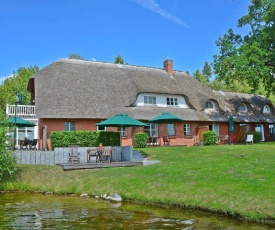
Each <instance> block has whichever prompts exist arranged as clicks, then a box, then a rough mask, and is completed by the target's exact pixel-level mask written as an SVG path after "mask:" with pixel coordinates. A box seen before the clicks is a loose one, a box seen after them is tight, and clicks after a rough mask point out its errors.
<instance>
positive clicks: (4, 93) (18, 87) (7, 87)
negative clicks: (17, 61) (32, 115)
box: [0, 65, 39, 112]
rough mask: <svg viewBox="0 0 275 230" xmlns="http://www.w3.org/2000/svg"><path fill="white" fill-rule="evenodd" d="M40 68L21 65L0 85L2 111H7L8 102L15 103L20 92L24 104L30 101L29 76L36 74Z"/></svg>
mask: <svg viewBox="0 0 275 230" xmlns="http://www.w3.org/2000/svg"><path fill="white" fill-rule="evenodd" d="M38 70H39V68H38V67H37V66H36V65H35V66H34V67H32V66H30V67H28V68H25V67H20V68H19V69H18V70H17V71H16V72H14V73H13V75H12V76H11V77H9V78H6V79H5V80H4V82H3V84H1V85H0V92H1V94H0V111H2V112H3V111H5V109H6V104H14V103H15V100H16V94H17V93H18V92H20V93H21V94H22V95H23V98H22V99H23V100H22V104H28V103H29V102H30V93H29V92H28V91H27V84H28V81H29V78H30V77H31V76H32V75H34V74H35V73H36V72H37V71H38Z"/></svg>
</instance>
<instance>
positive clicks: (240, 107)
mask: <svg viewBox="0 0 275 230" xmlns="http://www.w3.org/2000/svg"><path fill="white" fill-rule="evenodd" d="M238 111H239V112H242V113H245V112H247V107H246V105H245V104H244V103H242V104H240V105H239V106H238Z"/></svg>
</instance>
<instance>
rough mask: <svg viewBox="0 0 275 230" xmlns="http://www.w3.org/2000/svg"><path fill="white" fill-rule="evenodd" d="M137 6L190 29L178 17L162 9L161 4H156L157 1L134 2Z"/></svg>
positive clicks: (139, 0) (136, 0)
mask: <svg viewBox="0 0 275 230" xmlns="http://www.w3.org/2000/svg"><path fill="white" fill-rule="evenodd" d="M134 1H135V2H136V3H137V4H139V5H141V6H143V7H144V8H146V9H148V10H151V11H153V12H155V13H157V14H160V15H161V16H162V17H163V18H165V19H167V20H170V21H173V22H175V23H177V24H179V25H182V26H185V27H188V25H187V24H186V23H185V22H183V21H182V20H181V19H179V18H177V17H176V16H174V15H172V14H170V13H169V12H167V11H165V10H164V9H162V8H161V7H160V6H159V4H157V3H156V1H155V0H134Z"/></svg>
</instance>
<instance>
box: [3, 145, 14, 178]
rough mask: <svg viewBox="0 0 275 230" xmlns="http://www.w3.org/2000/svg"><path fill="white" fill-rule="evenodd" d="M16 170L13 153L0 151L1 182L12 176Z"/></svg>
mask: <svg viewBox="0 0 275 230" xmlns="http://www.w3.org/2000/svg"><path fill="white" fill-rule="evenodd" d="M15 170H16V160H15V157H14V156H13V155H12V152H10V151H7V150H5V149H4V150H3V149H1V150H0V181H1V179H2V178H3V177H6V176H11V175H12V174H13V173H14V172H15Z"/></svg>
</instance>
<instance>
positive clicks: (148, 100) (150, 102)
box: [144, 96, 157, 105]
mask: <svg viewBox="0 0 275 230" xmlns="http://www.w3.org/2000/svg"><path fill="white" fill-rule="evenodd" d="M144 104H147V105H156V104H157V103H156V97H153V96H144Z"/></svg>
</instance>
